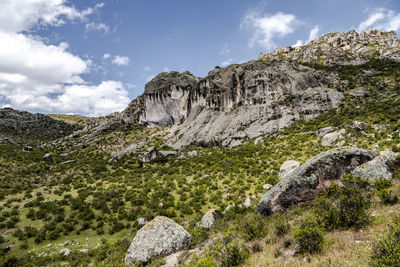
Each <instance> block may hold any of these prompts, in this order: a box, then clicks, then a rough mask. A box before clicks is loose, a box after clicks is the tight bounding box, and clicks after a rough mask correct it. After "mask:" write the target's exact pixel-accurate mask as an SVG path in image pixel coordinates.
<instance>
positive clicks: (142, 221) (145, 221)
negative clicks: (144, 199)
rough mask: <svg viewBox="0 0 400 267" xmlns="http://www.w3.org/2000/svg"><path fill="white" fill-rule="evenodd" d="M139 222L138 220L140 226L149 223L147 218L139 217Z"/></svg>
mask: <svg viewBox="0 0 400 267" xmlns="http://www.w3.org/2000/svg"><path fill="white" fill-rule="evenodd" d="M137 222H138V226H139V228H142V227H143V226H145V224H146V223H147V220H146V219H145V218H137Z"/></svg>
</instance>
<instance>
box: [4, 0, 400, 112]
mask: <svg viewBox="0 0 400 267" xmlns="http://www.w3.org/2000/svg"><path fill="white" fill-rule="evenodd" d="M366 28H377V29H381V30H397V31H398V30H400V1H398V0H352V1H349V0H336V1H335V0H324V1H321V0H302V1H299V0H284V1H282V0H279V1H276V0H269V1H268V0H266V1H256V0H247V1H243V0H218V1H215V0H203V1H184V0H158V1H156V0H146V1H140V0H107V1H106V0H102V1H101V0H79V1H78V0H69V1H68V0H0V107H4V106H11V107H13V108H16V109H21V110H28V111H31V112H43V113H74V114H82V115H89V116H99V115H106V114H109V113H111V112H114V111H120V110H122V109H123V108H124V107H126V105H127V104H128V103H129V102H130V101H131V99H133V98H135V97H136V96H138V95H140V94H141V93H142V92H143V89H144V85H145V84H146V83H147V82H148V81H149V80H150V79H151V78H152V77H154V76H155V75H156V74H157V73H159V72H163V71H171V70H176V71H180V72H181V71H186V70H189V71H191V72H192V73H193V74H195V75H197V76H200V77H204V76H205V75H206V74H207V72H208V71H209V70H211V69H212V68H214V66H216V65H219V66H226V65H228V64H231V63H240V62H244V61H247V60H251V59H255V58H257V57H258V54H259V53H260V52H265V51H270V50H273V49H274V48H276V47H281V46H288V45H302V44H306V43H307V42H309V41H310V40H312V39H314V38H316V37H319V36H321V35H323V34H325V33H327V32H334V31H348V30H350V29H356V30H357V31H359V32H360V31H362V30H364V29H366Z"/></svg>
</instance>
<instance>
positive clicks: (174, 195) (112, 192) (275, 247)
mask: <svg viewBox="0 0 400 267" xmlns="http://www.w3.org/2000/svg"><path fill="white" fill-rule="evenodd" d="M314 67H315V68H318V69H320V70H321V71H337V72H338V73H339V76H340V78H341V79H345V80H348V81H349V82H348V84H347V87H346V89H345V93H346V102H345V104H344V105H342V106H341V107H339V108H338V109H337V110H332V111H330V112H328V113H326V114H322V115H320V116H318V117H317V118H315V119H314V120H311V121H301V122H298V123H296V124H293V125H292V126H290V127H288V128H287V129H285V130H284V131H283V132H280V133H277V134H276V135H273V136H270V137H265V138H263V142H261V143H258V144H255V143H254V142H253V141H252V142H248V143H246V144H244V145H243V146H241V147H239V148H235V149H225V148H209V147H190V148H187V149H186V150H185V151H183V153H187V152H189V151H192V150H196V151H198V152H199V154H198V155H197V156H194V157H188V158H187V159H184V160H181V159H178V158H177V157H173V158H168V159H160V160H155V161H152V162H150V163H140V162H139V161H138V160H137V158H136V155H134V154H132V155H126V156H124V157H123V158H122V159H121V160H120V161H117V162H112V161H109V159H110V151H109V150H108V149H102V148H107V147H112V144H113V142H114V141H115V140H116V139H129V140H134V139H135V138H142V139H143V138H145V136H146V135H147V134H148V132H146V131H148V130H147V129H143V127H134V126H132V127H130V128H127V129H125V130H124V131H118V130H117V131H114V132H111V133H107V134H104V135H103V136H102V137H101V138H99V139H98V140H97V141H96V142H94V143H92V144H90V145H88V146H79V147H74V146H65V147H58V148H46V149H45V148H40V147H35V148H34V149H33V151H32V152H30V153H26V152H23V151H22V147H21V146H20V145H13V144H0V151H1V153H0V185H1V187H0V207H1V208H0V233H1V237H2V238H0V243H1V244H0V247H1V250H0V254H1V257H0V258H1V259H0V264H1V265H7V266H23V265H26V266H39V265H58V264H62V263H65V262H68V263H69V264H71V265H84V266H85V265H93V264H94V265H109V266H123V259H124V256H125V252H126V250H127V248H128V246H129V244H130V241H131V240H132V239H133V237H134V235H135V233H136V231H137V230H138V226H137V221H136V219H137V218H139V217H144V218H147V219H151V218H153V217H154V216H156V215H164V216H167V217H169V218H171V219H173V220H175V221H176V222H178V223H179V224H181V225H184V226H185V227H187V228H188V229H189V231H190V232H191V233H192V235H193V236H194V238H195V241H196V242H195V244H194V245H193V247H196V246H200V247H209V248H205V249H204V251H203V252H202V253H198V254H199V255H198V258H197V259H196V258H195V259H194V260H192V263H191V265H194V264H197V266H214V265H213V264H214V263H219V264H222V265H224V264H227V265H225V266H229V265H234V264H235V263H243V264H245V265H247V266H257V265H260V266H266V265H268V264H271V265H276V266H281V265H287V266H299V265H313V266H315V265H318V264H319V265H321V266H325V265H333V266H336V265H354V266H360V265H365V264H367V263H368V262H371V257H370V255H371V254H372V252H373V251H376V249H375V248H374V246H373V245H372V244H373V243H374V242H375V239H376V238H377V236H379V235H380V234H381V233H383V232H384V231H385V229H386V226H387V225H388V224H389V223H390V222H391V221H392V220H394V219H395V214H396V213H398V210H399V208H400V206H399V205H398V204H397V203H395V202H393V203H384V202H385V201H384V198H382V196H380V195H382V194H383V193H378V191H380V190H391V191H392V192H391V194H393V195H394V196H397V195H398V194H399V192H400V187H399V182H398V181H397V180H395V181H394V182H393V184H392V185H385V188H380V189H379V188H378V189H377V188H373V187H372V186H371V187H368V188H367V189H365V188H362V194H361V193H360V195H364V194H370V195H369V199H371V203H369V205H368V206H366V213H365V214H374V216H369V215H368V218H370V221H368V222H366V223H365V224H362V225H357V226H355V225H339V226H335V227H333V229H326V228H323V229H317V230H316V233H317V234H318V233H319V232H318V231H320V232H323V234H322V236H323V242H322V245H321V248H319V249H317V250H316V251H315V252H314V251H312V253H311V251H303V252H304V253H302V255H301V256H296V257H287V258H285V257H284V256H282V254H283V252H284V251H285V247H288V248H290V247H293V246H294V243H295V241H298V240H299V234H298V233H299V230H298V229H299V228H300V229H301V227H302V226H301V225H302V224H303V223H304V221H306V222H307V220H309V219H310V218H313V219H316V218H317V217H318V216H316V215H315V212H316V210H318V205H317V204H316V205H315V206H299V207H296V208H294V209H293V210H291V211H289V212H288V213H287V214H284V215H277V216H272V217H270V218H261V217H259V216H256V215H254V211H253V210H252V209H248V210H247V209H244V208H239V207H238V205H239V204H242V203H243V201H244V200H245V199H246V197H254V199H252V201H253V203H255V204H256V203H258V200H259V198H260V197H261V196H262V195H263V194H264V193H265V190H264V189H263V185H264V184H272V185H274V184H276V183H277V182H278V181H279V177H278V171H279V167H280V166H281V164H282V163H283V162H284V161H286V160H289V159H295V160H298V161H300V162H302V163H303V162H305V161H306V160H308V159H310V158H311V157H312V156H315V155H317V154H319V153H321V152H324V151H326V150H328V148H325V147H322V146H321V145H320V141H321V138H320V137H318V136H317V135H316V134H315V133H314V132H315V131H317V130H318V129H320V128H323V127H327V126H336V127H339V128H345V129H346V130H347V133H348V134H350V136H348V135H347V136H346V142H347V144H346V145H350V146H352V145H354V146H357V147H361V148H370V149H371V148H372V147H374V146H378V147H377V149H378V151H379V150H385V149H392V150H394V151H398V150H399V145H400V140H399V134H398V130H399V129H400V76H398V73H400V64H399V63H393V62H384V61H375V62H371V63H367V64H365V65H362V66H357V67H354V66H347V67H324V66H314ZM366 73H367V74H366ZM332 86H336V85H332ZM358 87H362V88H365V89H366V90H368V95H367V96H363V97H356V96H351V95H349V94H347V93H348V92H349V91H350V90H352V89H354V88H358ZM53 117H54V116H53ZM57 119H62V120H63V121H67V122H70V120H73V121H74V122H78V121H76V119H77V118H76V117H73V118H69V117H59V116H57ZM78 120H80V118H79V119H78ZM355 120H358V121H363V122H366V123H368V124H369V125H370V126H372V125H376V124H379V125H386V126H387V127H386V128H382V129H378V130H374V129H372V128H371V129H369V130H367V131H366V133H367V134H374V135H375V137H372V136H371V135H369V136H365V135H363V134H362V133H361V132H360V131H356V130H354V129H351V128H350V127H348V124H349V123H351V122H353V121H355ZM394 133H395V134H394ZM389 135H391V136H392V137H391V138H388V136H389ZM153 145H156V146H159V147H162V146H164V144H163V143H162V142H161V139H158V140H157V141H155V142H153ZM45 153H51V154H52V156H53V160H54V162H46V161H44V160H42V157H43V155H44V154H45ZM68 160H74V162H73V163H68V164H62V163H63V162H65V161H68ZM357 186H358V185H357ZM387 187H388V188H389V189H387ZM360 190H361V189H360ZM360 192H361V191H360ZM343 194H345V193H343ZM382 199H383V200H382ZM160 203H162V204H163V205H162V207H160V205H159V204H160ZM232 204H235V205H236V207H235V208H233V209H231V210H229V212H228V213H227V216H226V217H225V219H224V220H222V221H221V222H220V223H219V225H217V226H216V227H215V228H213V229H211V230H209V231H206V230H204V229H200V228H198V227H197V226H196V222H198V221H199V220H200V219H201V217H202V215H203V214H204V213H205V212H206V211H207V210H208V209H210V208H217V209H220V210H224V209H225V208H226V207H227V206H228V205H232ZM310 220H311V219H310ZM310 225H311V226H307V227H309V228H310V229H311V230H310V231H311V232H312V233H314V232H313V231H314V230H315V229H314V228H315V227H316V226H315V225H313V224H312V223H311V224H310ZM307 227H306V226H304V227H303V228H307ZM307 229H308V228H307ZM296 233H297V234H296ZM212 238H217V239H216V240H214V241H212ZM218 238H220V240H221V241H218V240H219V239H218ZM296 238H297V239H296ZM66 241H68V244H67V245H66V246H65V247H67V248H69V249H71V250H72V251H73V253H72V254H70V255H69V256H62V255H60V254H59V253H58V252H59V250H60V249H62V248H64V246H59V244H63V243H64V242H66ZM358 241H360V242H358ZM202 242H204V243H203V244H202V245H200V244H201V243H202ZM80 249H88V250H89V252H88V253H86V252H84V251H81V252H80V251H79V250H80ZM38 255H40V256H38ZM224 260H226V261H224ZM182 261H183V262H185V261H186V262H187V259H185V258H184V256H182ZM222 261H223V262H222ZM196 262H197V263H196ZM154 264H155V265H156V264H158V263H154Z"/></svg>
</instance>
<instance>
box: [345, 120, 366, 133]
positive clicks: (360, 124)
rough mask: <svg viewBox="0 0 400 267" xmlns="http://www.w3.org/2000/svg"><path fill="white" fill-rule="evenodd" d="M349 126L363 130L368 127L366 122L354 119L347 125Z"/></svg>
mask: <svg viewBox="0 0 400 267" xmlns="http://www.w3.org/2000/svg"><path fill="white" fill-rule="evenodd" d="M349 127H350V128H352V129H354V130H358V131H365V130H368V129H369V125H368V123H365V122H362V121H354V122H353V123H351V124H350V125H349Z"/></svg>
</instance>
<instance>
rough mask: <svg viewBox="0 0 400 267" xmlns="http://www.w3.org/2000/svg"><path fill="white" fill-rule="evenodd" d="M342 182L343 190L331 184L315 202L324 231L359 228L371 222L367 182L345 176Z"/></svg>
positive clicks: (369, 195)
mask: <svg viewBox="0 0 400 267" xmlns="http://www.w3.org/2000/svg"><path fill="white" fill-rule="evenodd" d="M342 182H343V188H340V187H339V186H338V185H337V184H335V183H333V184H331V185H330V186H329V188H328V190H327V192H326V193H325V194H324V195H323V196H321V197H318V198H317V199H316V201H315V212H316V214H317V218H318V219H319V220H320V221H321V223H322V224H323V225H324V227H325V229H326V230H333V229H337V228H349V227H355V228H360V227H362V226H364V225H366V224H368V223H369V222H370V220H371V216H370V214H369V212H368V208H369V207H370V205H371V201H370V198H371V194H370V192H369V191H368V189H369V183H368V181H367V180H365V179H361V178H359V177H356V178H353V177H352V176H351V175H347V176H345V177H344V178H343V179H342Z"/></svg>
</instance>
